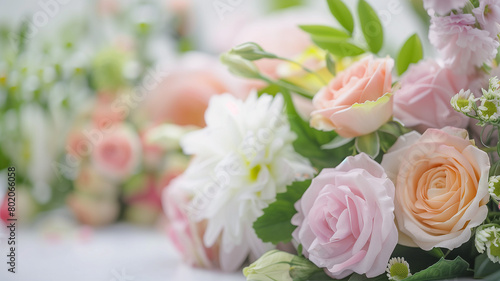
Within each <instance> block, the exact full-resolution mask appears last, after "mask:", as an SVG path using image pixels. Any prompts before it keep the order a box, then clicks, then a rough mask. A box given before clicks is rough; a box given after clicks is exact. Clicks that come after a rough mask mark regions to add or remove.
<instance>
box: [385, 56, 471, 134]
mask: <svg viewBox="0 0 500 281" xmlns="http://www.w3.org/2000/svg"><path fill="white" fill-rule="evenodd" d="M469 86H470V79H469V78H468V76H466V75H460V74H455V73H454V72H453V71H452V70H451V69H448V68H443V67H441V66H440V65H439V64H437V63H436V62H435V61H433V60H426V61H422V62H420V63H418V64H416V65H412V66H410V68H409V69H408V71H407V72H406V73H405V74H404V76H403V77H402V79H401V89H399V90H398V91H396V93H394V116H395V117H396V118H397V119H399V120H400V121H401V122H403V124H404V125H405V126H407V127H412V128H415V129H416V130H418V131H419V132H424V131H425V130H426V129H427V128H438V129H440V128H443V127H446V126H451V125H453V126H456V127H460V128H465V127H466V126H467V122H468V119H469V118H468V117H467V116H465V115H463V114H462V113H459V112H456V111H455V110H454V109H453V107H451V104H450V100H451V98H452V97H453V96H454V95H455V94H456V93H458V92H459V91H460V90H461V89H468V88H469Z"/></svg>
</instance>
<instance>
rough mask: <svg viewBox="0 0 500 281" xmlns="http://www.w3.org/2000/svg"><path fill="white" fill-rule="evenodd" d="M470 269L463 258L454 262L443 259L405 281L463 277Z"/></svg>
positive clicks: (457, 258) (458, 258)
mask: <svg viewBox="0 0 500 281" xmlns="http://www.w3.org/2000/svg"><path fill="white" fill-rule="evenodd" d="M410 266H411V265H410ZM468 268H469V264H468V263H467V262H466V261H465V260H464V259H462V258H461V257H456V258H455V259H454V260H445V259H444V258H441V259H440V260H439V261H438V262H437V263H435V264H433V265H431V266H429V267H428V268H427V269H424V270H422V271H419V272H417V273H415V274H414V275H412V276H409V277H408V278H405V281H430V280H442V279H448V278H456V277H463V276H464V274H465V273H466V272H467V269H468Z"/></svg>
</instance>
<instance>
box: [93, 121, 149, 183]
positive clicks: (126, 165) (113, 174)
mask: <svg viewBox="0 0 500 281" xmlns="http://www.w3.org/2000/svg"><path fill="white" fill-rule="evenodd" d="M140 155H141V147H140V140H139V137H138V136H137V134H136V133H135V132H134V131H133V130H132V129H131V128H130V127H128V126H126V125H124V124H119V125H118V124H117V125H115V126H113V128H112V129H109V130H107V131H106V132H103V133H102V135H101V138H100V139H99V140H98V141H97V142H96V143H95V147H94V148H93V151H92V155H91V162H92V164H93V165H94V167H95V168H96V169H97V170H98V171H99V172H100V173H101V174H103V175H105V176H107V177H109V178H110V179H123V178H125V177H127V176H130V175H131V174H132V173H133V172H134V170H135V169H136V168H137V166H138V165H139V163H140Z"/></svg>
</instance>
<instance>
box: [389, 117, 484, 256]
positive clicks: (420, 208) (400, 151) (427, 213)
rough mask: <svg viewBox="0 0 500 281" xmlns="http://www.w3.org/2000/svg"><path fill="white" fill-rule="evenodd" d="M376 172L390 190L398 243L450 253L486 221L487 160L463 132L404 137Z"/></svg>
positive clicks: (430, 132)
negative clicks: (384, 174) (391, 184)
mask: <svg viewBox="0 0 500 281" xmlns="http://www.w3.org/2000/svg"><path fill="white" fill-rule="evenodd" d="M382 166H383V167H384V168H385V171H386V172H387V175H388V176H389V177H390V178H391V180H392V181H393V182H394V183H395V185H396V200H395V201H396V203H395V207H396V209H395V210H396V211H395V214H396V220H397V225H398V229H399V243H400V244H402V245H405V246H410V247H420V248H422V249H424V250H426V251H429V250H431V249H432V248H434V247H441V248H447V249H454V248H457V247H460V245H462V244H463V243H465V242H467V241H469V239H470V238H471V230H472V229H473V228H474V227H476V226H478V225H480V224H481V223H482V222H483V221H484V219H485V218H486V216H487V215H488V208H487V206H486V204H487V203H488V201H489V197H490V195H489V193H488V172H489V169H490V161H489V158H488V155H487V154H486V153H485V152H484V151H482V150H480V149H478V148H477V147H476V146H475V145H473V143H472V142H471V141H470V140H469V137H468V133H467V131H466V130H464V129H458V128H454V127H446V128H443V129H442V130H438V129H429V130H427V131H426V132H425V133H424V134H423V135H420V134H419V133H417V132H410V133H408V134H405V135H403V136H401V137H399V139H398V140H397V141H396V143H395V144H394V145H393V146H392V148H391V149H390V150H389V151H388V152H387V153H386V154H385V155H384V158H383V159H382Z"/></svg>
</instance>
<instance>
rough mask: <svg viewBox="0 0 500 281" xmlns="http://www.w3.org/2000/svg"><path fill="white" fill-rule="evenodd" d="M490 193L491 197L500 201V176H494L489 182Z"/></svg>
mask: <svg viewBox="0 0 500 281" xmlns="http://www.w3.org/2000/svg"><path fill="white" fill-rule="evenodd" d="M488 191H489V192H490V195H491V197H493V198H495V200H497V201H500V176H492V177H490V180H489V182H488Z"/></svg>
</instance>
